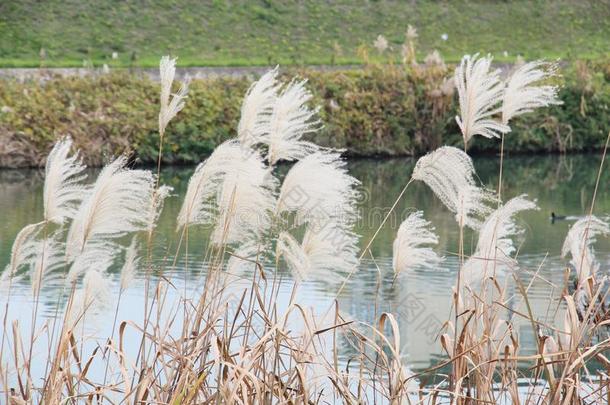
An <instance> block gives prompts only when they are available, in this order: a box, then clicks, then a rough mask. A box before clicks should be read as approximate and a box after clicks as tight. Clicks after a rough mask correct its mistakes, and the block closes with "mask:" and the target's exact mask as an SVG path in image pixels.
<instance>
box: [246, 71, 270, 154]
mask: <svg viewBox="0 0 610 405" xmlns="http://www.w3.org/2000/svg"><path fill="white" fill-rule="evenodd" d="M277 72H278V68H277V66H276V67H275V69H272V70H270V71H268V72H267V73H265V74H264V75H262V76H261V78H260V79H259V80H258V81H257V82H254V83H253V84H252V86H250V89H248V93H247V94H246V97H245V98H244V101H243V103H242V105H241V117H240V119H239V124H238V125H237V139H239V141H240V142H241V143H242V145H244V146H252V145H254V144H257V143H259V142H261V139H262V138H263V137H264V136H265V135H267V134H268V133H269V121H270V119H271V113H272V112H273V106H274V104H275V100H276V98H277V91H278V88H279V84H278V82H277Z"/></svg>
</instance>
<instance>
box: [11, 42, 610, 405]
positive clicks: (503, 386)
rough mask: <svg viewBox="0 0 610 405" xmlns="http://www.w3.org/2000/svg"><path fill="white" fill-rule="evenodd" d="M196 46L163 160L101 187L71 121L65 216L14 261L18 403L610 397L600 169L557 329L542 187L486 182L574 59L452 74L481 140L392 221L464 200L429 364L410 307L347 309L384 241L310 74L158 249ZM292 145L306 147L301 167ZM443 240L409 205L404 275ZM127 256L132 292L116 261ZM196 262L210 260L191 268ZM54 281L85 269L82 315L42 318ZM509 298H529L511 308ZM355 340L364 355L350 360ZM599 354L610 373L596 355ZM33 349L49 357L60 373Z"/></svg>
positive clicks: (60, 193) (400, 246)
mask: <svg viewBox="0 0 610 405" xmlns="http://www.w3.org/2000/svg"><path fill="white" fill-rule="evenodd" d="M381 42H382V41H380V46H381V45H383V44H382V43H381ZM408 57H409V48H408V47H407V48H405V58H408ZM175 63H176V61H175V60H173V59H170V58H168V57H164V58H163V59H162V60H161V79H162V80H161V93H160V94H161V96H160V100H161V107H160V113H159V145H158V149H159V155H158V156H159V158H158V162H157V167H156V173H153V172H151V171H149V170H142V169H134V168H132V167H131V165H130V162H129V161H128V159H127V158H126V157H125V156H119V157H118V158H116V159H114V160H112V161H111V162H110V163H108V164H107V165H106V166H105V168H104V169H103V170H102V171H101V172H100V174H99V175H98V177H97V179H95V180H94V181H93V182H91V181H87V180H86V179H85V175H84V169H85V167H84V165H83V164H82V163H81V161H80V159H79V157H78V153H77V152H75V151H73V150H72V141H71V139H70V138H63V139H61V140H59V141H58V142H57V143H56V145H55V147H54V148H53V150H52V151H51V152H50V154H49V156H48V159H47V163H46V172H45V174H46V177H45V188H44V213H43V214H44V215H43V218H44V219H43V221H41V222H39V223H34V224H31V225H28V226H26V227H25V228H23V230H22V231H21V232H20V233H19V234H18V235H17V237H16V239H15V241H14V243H13V248H12V252H11V261H10V264H9V265H8V266H7V268H6V269H5V270H4V272H3V273H2V276H1V282H2V284H3V291H4V292H5V294H4V295H3V297H4V298H5V308H4V311H5V316H4V325H3V326H4V331H3V334H2V341H1V353H0V386H2V391H3V395H4V402H5V403H11V404H31V403H50V404H51V403H52V404H55V403H81V402H83V403H134V404H139V403H159V404H178V403H231V404H232V403H308V404H310V403H335V402H343V403H392V404H407V403H413V404H415V403H422V404H441V403H455V404H474V403H517V404H534V403H535V404H559V403H561V404H571V403H583V404H584V403H587V404H588V403H600V404H601V403H608V401H609V398H608V396H609V395H610V393H608V390H607V382H608V378H607V374H606V373H607V371H608V369H609V368H610V360H609V359H608V357H607V350H608V348H609V344H610V339H609V336H608V331H607V325H608V323H609V322H610V321H609V320H608V314H607V307H606V304H605V303H606V301H607V300H606V298H607V294H608V288H607V280H606V278H605V276H604V275H603V272H602V271H601V269H600V265H599V263H598V262H597V261H596V259H595V253H594V250H593V244H594V243H595V238H596V237H599V236H607V235H608V234H610V226H609V224H608V221H607V219H606V218H604V217H599V216H595V215H594V213H595V206H594V201H595V197H596V193H597V189H598V187H599V178H600V177H598V179H597V184H596V187H595V190H591V192H592V194H593V197H592V201H593V203H592V205H591V207H590V210H589V212H588V213H586V214H587V215H586V216H585V217H584V218H583V219H581V220H579V221H578V222H577V223H575V224H574V225H573V226H572V228H571V229H570V232H569V234H568V235H567V236H566V242H565V245H564V248H563V252H562V254H563V255H565V256H566V257H568V256H569V257H570V263H569V264H567V266H566V269H565V285H564V286H563V292H562V303H551V304H550V305H554V306H556V308H554V310H555V312H556V314H557V316H556V317H555V319H561V322H557V323H554V324H545V323H542V322H540V321H539V320H538V318H537V316H536V314H534V313H533V312H532V310H531V307H530V305H529V301H528V289H529V287H530V286H529V285H525V284H524V283H523V282H522V281H521V277H520V272H521V271H523V270H522V269H521V268H520V266H519V261H518V258H517V253H518V247H517V246H516V245H515V242H514V239H515V237H516V236H519V235H521V234H522V233H523V230H522V228H521V227H520V226H519V223H518V221H517V220H516V218H515V216H516V215H517V214H518V213H519V212H521V211H525V210H532V209H536V208H537V207H536V203H535V201H533V200H531V199H529V198H528V197H527V196H526V195H522V196H517V197H515V198H512V199H510V200H508V201H505V202H503V201H502V193H501V191H502V177H501V176H500V181H499V184H498V188H497V190H488V189H485V188H483V187H481V186H480V185H479V183H478V181H477V177H476V173H475V170H474V167H473V164H472V160H471V158H470V157H469V156H468V154H467V152H466V151H467V147H468V144H469V142H470V141H471V139H472V138H473V137H475V136H484V137H490V138H500V140H501V142H500V146H499V151H500V156H501V157H500V159H501V162H502V161H503V159H504V154H503V146H504V137H505V136H511V135H510V124H511V122H512V120H513V119H514V118H515V117H516V116H518V115H521V114H526V113H528V112H530V111H532V110H533V109H536V108H544V107H546V106H549V105H552V104H556V103H558V102H559V101H558V99H557V89H556V87H554V86H553V85H552V84H549V83H551V82H549V78H552V76H554V75H557V67H556V66H555V65H553V64H548V63H545V62H539V61H538V62H530V63H525V64H523V65H522V66H520V67H518V68H517V69H516V70H515V71H514V72H513V73H512V74H511V76H509V78H508V79H507V80H506V81H505V80H503V79H502V78H501V77H500V76H499V73H498V72H497V71H493V70H492V69H491V59H490V58H489V57H479V56H478V55H474V56H466V57H464V59H463V60H462V63H461V64H460V65H459V66H458V68H457V69H456V72H455V75H454V77H453V78H451V77H448V78H446V82H447V83H449V84H448V86H455V88H456V89H457V93H458V98H459V105H460V114H459V116H458V117H456V122H457V124H458V126H459V128H460V130H461V134H462V137H463V141H464V148H463V150H461V149H458V148H455V147H450V146H443V147H440V148H438V149H436V150H435V151H433V152H431V153H430V154H428V155H426V156H424V157H422V158H420V159H419V161H418V163H417V165H416V166H415V169H414V171H413V173H412V175H411V177H410V178H407V177H406V178H405V187H404V189H403V190H402V192H401V193H400V194H399V195H398V196H396V200H395V203H394V204H393V206H392V208H391V210H390V212H388V213H387V215H386V217H385V219H384V220H383V221H382V223H381V225H380V227H379V229H381V227H382V226H384V225H385V222H386V220H387V218H388V217H389V216H390V214H391V211H393V210H394V208H395V207H396V205H397V204H398V202H399V201H400V199H401V198H402V196H403V195H404V194H405V193H407V192H409V185H410V184H412V182H414V181H421V182H424V183H425V184H426V185H427V186H429V187H430V188H431V189H432V190H433V191H434V193H435V194H436V196H437V197H438V198H439V199H440V200H441V201H442V202H443V203H444V205H445V206H446V207H447V209H448V210H449V211H451V212H453V213H454V214H455V219H456V226H457V228H458V230H459V232H460V235H461V237H460V248H459V251H458V252H456V253H455V254H456V255H457V257H458V258H459V263H460V265H459V271H458V273H457V277H456V281H455V287H454V289H453V292H452V297H453V299H452V308H451V316H450V317H449V318H448V319H447V321H446V322H445V324H444V325H443V327H442V329H441V330H439V331H438V333H437V336H436V340H437V342H438V345H439V347H441V348H442V350H443V352H444V354H445V358H444V359H443V360H442V361H441V362H440V363H439V364H437V365H435V366H434V367H432V368H430V369H428V370H420V371H418V372H417V373H415V372H414V371H413V370H411V369H410V368H409V364H408V363H407V362H405V360H404V357H403V353H401V347H402V344H401V336H400V330H399V325H400V323H401V322H403V321H404V320H402V319H401V318H400V317H399V316H396V315H395V314H392V313H381V314H378V315H379V316H378V322H377V323H375V324H366V323H364V322H361V321H360V320H358V319H354V318H353V317H351V316H350V314H348V313H345V312H344V311H342V309H341V306H340V305H339V302H340V300H339V298H340V297H341V294H342V293H343V292H344V288H345V286H346V285H347V284H348V283H349V282H350V280H351V278H352V276H353V274H354V273H355V272H356V271H358V269H359V262H360V261H361V260H362V259H363V258H365V257H367V258H368V257H369V256H372V255H371V252H370V251H369V248H370V246H371V243H372V241H373V240H374V238H375V236H376V235H377V233H375V234H374V236H373V237H372V239H371V240H366V241H360V240H359V236H358V235H357V234H356V233H354V231H353V227H354V224H355V222H356V221H357V219H358V214H357V210H356V209H355V205H356V202H357V200H358V191H357V186H358V184H359V182H358V180H357V179H355V178H353V177H352V176H351V175H350V174H349V173H348V172H347V170H346V168H345V162H344V161H343V160H342V158H341V156H340V151H337V150H333V149H328V148H323V147H321V146H319V145H317V144H316V143H313V142H311V141H309V140H308V139H311V136H312V135H315V133H316V132H317V131H319V130H320V128H321V126H322V122H321V121H320V120H319V118H318V114H317V113H318V110H317V109H316V108H315V107H312V106H311V99H312V96H311V93H310V92H309V90H308V89H307V82H306V81H302V80H296V79H295V80H292V81H282V80H281V79H280V77H279V76H278V71H277V69H274V70H271V71H269V72H268V73H266V74H265V75H263V76H262V77H261V78H260V79H259V80H258V81H257V82H255V83H254V84H253V85H252V86H251V87H250V89H249V90H248V92H247V93H246V95H245V99H244V102H243V104H242V108H241V119H240V122H239V125H238V127H237V128H236V132H235V138H234V139H231V140H229V141H226V142H225V143H223V144H221V145H220V146H219V147H217V148H216V150H215V151H214V153H213V154H212V155H211V156H209V157H208V158H207V159H205V160H204V161H203V162H201V164H200V165H199V166H198V167H197V168H196V170H195V172H194V174H193V176H192V177H191V179H190V181H189V185H188V189H187V192H186V195H185V197H184V201H183V205H182V208H181V210H180V213H179V215H178V217H177V219H176V234H175V235H176V238H175V239H176V240H175V243H174V244H173V245H174V246H173V247H172V249H171V250H166V253H165V257H164V260H162V261H159V260H156V257H155V255H157V254H158V251H159V250H158V249H155V247H156V240H155V237H156V232H155V231H156V222H157V220H158V218H159V215H160V212H161V211H162V209H163V203H164V200H165V198H167V197H168V195H170V194H171V192H172V190H171V188H169V187H167V186H165V185H162V184H160V182H159V174H160V173H161V171H162V170H163V164H162V163H163V162H162V151H163V143H164V140H165V134H166V128H167V127H168V125H171V121H172V119H173V118H174V117H175V116H176V115H177V114H179V113H180V111H181V110H182V108H183V106H184V105H185V103H188V102H189V96H188V82H185V83H182V84H181V85H180V86H177V85H176V83H174V75H175ZM172 91H175V93H173V92H172ZM609 139H610V134H609ZM607 146H608V145H607V143H606V148H605V149H604V152H603V153H604V156H603V159H602V163H601V166H600V170H599V173H600V176H601V173H602V171H603V170H604V169H605V167H604V160H605V154H606V150H607ZM278 162H294V164H293V165H292V167H291V168H290V170H289V171H288V173H287V175H286V176H285V177H284V179H283V181H282V182H280V180H279V179H278V176H277V174H276V166H277V164H278ZM202 225H208V226H212V227H213V231H212V233H211V236H210V240H209V244H208V246H206V249H205V254H204V256H203V257H200V258H198V259H197V260H194V259H193V258H192V257H191V256H189V252H188V246H189V230H191V229H192V228H193V227H198V226H202ZM466 228H469V229H471V230H472V231H474V232H476V233H477V234H478V243H477V244H476V249H475V250H474V253H473V254H471V255H467V254H466V253H465V252H464V247H463V239H464V231H465V229H466ZM438 240H439V238H438V236H436V234H435V233H434V229H433V228H432V227H431V226H430V223H429V222H428V221H427V220H426V219H425V212H424V211H417V212H414V213H413V214H411V215H410V216H408V217H407V218H406V219H405V221H404V222H403V223H402V224H401V226H400V227H399V229H398V230H397V234H396V239H395V241H394V245H393V249H394V257H393V271H394V281H393V282H395V283H399V282H401V280H400V278H401V277H402V275H404V274H406V273H408V272H409V271H412V270H413V269H414V268H416V267H425V268H427V269H429V271H434V270H435V269H436V268H437V267H438V266H439V264H440V262H441V261H442V260H443V257H441V255H439V253H438V252H437V251H436V250H435V245H436V244H437V243H438ZM180 259H183V260H185V267H186V269H185V271H184V277H185V280H184V285H185V286H186V285H188V284H189V283H191V284H193V285H200V286H201V288H197V289H196V290H195V291H196V292H195V293H192V292H189V291H186V290H184V291H181V290H180V289H179V287H177V284H176V283H174V282H173V280H172V279H170V278H167V277H164V276H163V273H164V272H165V270H166V269H167V268H169V267H175V265H176V263H177V262H178V260H180ZM159 263H164V264H159ZM119 265H120V268H121V273H120V274H121V275H120V290H119V296H118V300H116V302H112V301H111V300H109V293H108V285H109V283H110V281H109V275H108V270H109V268H111V267H112V266H115V267H117V266H119ZM189 269H200V270H202V271H201V272H200V273H198V274H201V275H200V276H199V277H198V278H196V279H194V280H193V279H189V280H187V279H186V277H193V276H192V275H190V274H193V273H192V272H189V271H188V270H189ZM284 269H287V270H289V271H290V272H291V273H292V279H293V280H294V281H293V282H291V284H290V288H291V292H290V296H291V298H290V300H289V301H288V302H287V303H286V302H283V301H280V300H279V299H278V296H279V292H280V288H281V287H282V286H283V285H285V281H284V280H283V279H282V277H283V276H282V275H283V274H284V273H283V272H282V270H284ZM558 271H563V270H561V269H558ZM137 273H142V274H143V277H144V279H145V287H144V295H145V296H144V305H143V308H142V309H141V311H142V314H143V316H142V321H141V322H135V321H133V320H130V319H119V317H118V313H119V308H120V306H121V295H122V294H123V293H124V291H125V290H126V289H128V288H130V286H131V283H132V280H133V279H134V277H135V276H136V274H137ZM53 278H55V279H57V278H59V279H60V280H61V282H62V283H63V286H64V287H63V291H64V293H63V294H62V296H63V297H64V298H65V302H63V303H62V305H63V310H62V311H58V313H57V316H56V317H54V318H52V319H40V315H39V313H38V301H39V299H40V289H41V286H43V285H44V284H45V283H46V282H48V281H49V280H51V279H53ZM312 278H317V279H321V280H324V281H325V282H327V283H328V284H329V285H331V286H333V287H334V289H335V291H336V296H335V298H336V299H335V300H334V304H333V305H332V306H330V307H329V308H328V309H327V310H326V311H325V312H324V313H314V311H313V310H312V309H310V308H306V307H304V306H303V305H302V304H301V303H300V302H299V301H298V299H297V297H298V294H297V292H298V290H299V286H300V284H301V283H302V281H303V280H306V279H312ZM22 280H26V281H29V282H30V283H31V285H32V300H33V302H35V305H34V307H33V308H34V309H33V311H32V314H31V320H32V321H31V334H30V335H29V336H24V335H22V332H21V330H22V329H21V325H20V322H19V321H14V322H12V323H9V321H8V317H7V315H6V314H8V311H9V306H10V305H11V290H12V288H13V286H14V284H15V283H17V282H21V281H22ZM283 283H284V284H283ZM509 283H511V284H513V285H515V286H516V291H517V293H516V294H515V293H511V292H509V289H508V288H507V285H508V284H509ZM173 297H179V298H178V299H174V298H173ZM109 301H110V302H109ZM509 302H511V303H513V304H514V303H515V302H516V305H511V308H512V309H510V310H509ZM58 307H59V305H58ZM101 310H110V311H113V312H114V314H115V316H114V319H115V322H114V325H113V328H112V333H111V334H110V336H106V337H104V338H100V337H94V336H89V335H88V334H87V328H86V325H87V324H88V323H90V322H95V314H96V312H98V311H101ZM60 312H61V313H60ZM516 319H521V320H526V321H527V322H529V323H530V324H531V328H532V329H533V331H534V336H535V339H536V342H537V351H536V353H534V354H522V353H521V351H520V344H519V336H518V333H517V332H516V331H515V329H514V327H513V325H514V321H515V320H516ZM134 342H136V344H135V347H136V349H135V350H133V346H134V344H133V343H134ZM40 346H43V347H45V349H46V350H44V351H43V355H42V358H41V354H40V353H39V352H40V351H39V350H38V349H39V348H40ZM345 346H347V347H349V348H350V352H351V353H355V354H353V355H351V356H350V357H349V358H348V359H343V358H342V353H341V347H345ZM35 348H36V349H35ZM130 348H132V349H130ZM593 361H595V362H597V363H598V364H599V366H597V368H596V370H590V369H589V368H590V367H589V365H590V364H591V363H592V362H593ZM33 362H36V363H37V364H38V365H40V363H41V362H42V363H44V367H42V370H44V372H43V373H42V375H37V374H36V373H35V372H34V368H35V367H33ZM524 365H526V366H525V367H524ZM38 368H39V369H40V367H38ZM592 374H597V375H599V376H601V377H600V378H597V379H592V378H591V376H592Z"/></svg>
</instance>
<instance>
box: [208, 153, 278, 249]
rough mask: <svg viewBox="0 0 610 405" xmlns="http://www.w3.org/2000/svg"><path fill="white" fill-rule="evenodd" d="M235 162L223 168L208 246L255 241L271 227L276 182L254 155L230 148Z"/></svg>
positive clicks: (256, 154)
mask: <svg viewBox="0 0 610 405" xmlns="http://www.w3.org/2000/svg"><path fill="white" fill-rule="evenodd" d="M234 149H235V153H236V159H235V160H234V161H233V162H231V164H229V165H228V166H227V167H226V172H225V173H224V176H223V179H222V183H221V185H220V187H219V189H218V192H217V194H216V207H217V210H218V211H217V212H218V217H217V220H216V226H215V228H214V231H213V232H212V235H211V239H212V243H213V244H216V245H220V244H224V243H239V244H243V243H244V242H247V241H249V240H258V239H260V237H261V236H262V235H263V234H264V233H265V232H266V230H267V229H269V227H270V226H271V222H272V214H273V210H274V208H275V206H276V196H275V190H276V188H277V185H278V181H277V179H276V178H275V177H274V176H273V174H272V173H271V171H269V170H268V168H267V166H266V165H265V163H264V162H263V160H262V159H261V157H260V156H259V155H258V153H253V152H252V151H250V150H248V151H246V150H244V149H243V147H242V146H241V145H239V144H236V145H235V146H234Z"/></svg>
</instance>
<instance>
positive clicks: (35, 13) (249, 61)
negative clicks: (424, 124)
mask: <svg viewBox="0 0 610 405" xmlns="http://www.w3.org/2000/svg"><path fill="white" fill-rule="evenodd" d="M407 24H411V25H413V26H414V27H416V28H417V30H418V33H419V38H418V51H419V53H420V54H421V56H423V55H425V54H426V53H427V52H429V51H430V50H432V49H438V50H439V51H440V52H441V54H442V55H443V56H444V57H445V58H446V59H448V60H457V59H459V57H460V56H461V55H463V54H464V53H472V52H484V53H487V52H489V53H492V54H493V55H494V56H495V57H496V59H498V60H512V59H514V58H515V57H516V55H518V54H521V55H523V56H524V57H526V58H539V57H545V58H563V59H575V58H599V57H603V56H605V55H608V54H609V53H610V2H609V1H608V0H601V1H585V0H557V1H544V0H542V1H510V0H506V1H459V0H458V1H428V0H422V1H420V0H409V1H390V0H388V1H383V0H379V1H353V0H337V1H334V0H307V1H287V0H278V1H272V0H267V1H263V0H234V1H229V0H215V1H200V0H176V1H170V0H137V1H136V0H124V1H119V0H45V1H40V0H3V1H0V66H4V67H10V66H39V65H40V64H41V54H43V58H44V61H43V64H44V65H46V66H82V65H83V63H84V61H86V63H87V64H90V63H92V64H93V65H94V66H95V65H97V66H99V65H101V64H102V63H107V64H109V65H111V66H130V65H135V66H154V65H157V63H158V60H159V56H160V55H162V54H172V55H175V56H178V57H179V58H180V60H179V64H180V65H181V66H238V65H241V66H244V65H262V64H265V65H267V64H275V63H281V64H335V63H336V64H348V63H359V62H361V59H360V58H359V56H358V48H359V47H360V48H361V46H362V45H366V46H367V47H368V48H369V50H368V51H369V54H370V55H371V57H373V58H375V57H378V56H377V55H376V52H375V50H374V49H373V47H372V43H373V41H374V40H375V38H376V37H377V35H378V34H383V35H384V36H385V37H386V38H387V39H388V41H389V43H390V45H391V47H392V50H393V53H392V55H396V57H398V55H399V53H400V46H401V44H402V42H403V41H404V33H405V31H406V28H407ZM443 37H444V38H446V39H444V38H443ZM361 49H362V48H361ZM41 50H43V51H41ZM113 53H116V54H115V57H116V59H113Z"/></svg>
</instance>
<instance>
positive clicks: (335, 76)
mask: <svg viewBox="0 0 610 405" xmlns="http://www.w3.org/2000/svg"><path fill="white" fill-rule="evenodd" d="M451 72H452V68H448V67H446V66H445V65H444V64H442V63H440V62H437V63H434V62H433V63H429V64H428V65H419V66H416V67H407V68H405V67H404V66H398V65H395V66H387V65H384V66H381V65H369V66H367V67H366V68H363V69H362V70H352V71H334V72H314V71H308V70H298V71H289V72H286V78H287V79H288V77H291V76H294V75H298V76H301V77H306V78H308V79H309V87H310V89H311V90H312V92H313V93H314V95H315V103H316V104H317V105H320V106H321V110H320V115H321V119H322V121H323V122H324V124H325V127H324V129H323V130H322V131H321V132H320V133H319V134H318V135H317V136H316V139H315V141H316V142H318V143H320V144H323V145H328V146H334V147H339V148H345V149H346V150H347V153H348V154H351V155H358V156H373V155H391V156H397V155H417V154H422V153H425V152H427V151H429V150H431V149H434V148H436V147H437V146H439V145H441V144H454V145H460V143H461V138H460V136H459V130H458V127H457V125H456V123H455V119H454V117H455V115H456V104H457V100H456V95H455V94H453V91H452V86H451V83H449V82H447V81H446V80H445V78H447V77H448V76H450V75H451ZM558 80H560V81H561V84H562V89H561V92H560V97H561V99H562V100H563V103H564V104H563V105H561V106H556V107H552V108H548V109H541V110H539V111H537V112H535V113H531V114H529V115H527V116H524V117H522V118H518V119H516V120H515V121H514V123H512V125H511V126H512V129H513V131H512V133H510V134H509V135H508V136H507V137H506V150H507V151H508V152H528V153H539V152H540V153H542V152H572V151H583V150H592V149H599V148H601V147H603V144H604V142H605V139H606V136H607V134H608V131H610V111H609V109H610V63H601V62H597V63H593V62H576V63H574V64H572V65H571V66H570V67H568V68H566V69H565V70H564V72H563V77H562V78H560V79H558ZM249 83H250V79H246V78H216V79H202V80H193V82H192V83H191V86H190V93H189V99H188V101H187V103H186V107H185V109H184V110H183V112H181V113H180V114H179V115H178V117H177V119H176V120H175V121H172V123H171V124H170V126H169V128H168V132H167V136H166V144H165V147H164V162H166V163H197V162H199V161H201V160H202V159H203V158H204V157H205V156H206V155H207V154H208V153H210V151H212V150H213V149H214V148H215V147H216V145H218V144H219V143H220V142H222V141H224V140H225V139H227V138H229V137H232V136H234V131H235V128H236V125H237V121H238V119H239V107H240V103H241V100H242V98H243V95H244V93H245V92H246V90H247V88H248V86H249ZM158 93H159V91H158V84H157V83H154V82H152V81H150V80H149V79H147V78H144V77H136V76H132V75H131V76H130V75H128V74H124V73H123V74H120V73H110V74H103V75H97V76H89V77H82V78H81V77H70V78H60V77H53V78H49V79H48V80H45V81H43V82H39V81H29V82H23V83H21V82H17V81H1V82H0V166H1V167H25V166H40V165H43V164H44V158H45V156H46V154H47V153H48V150H49V149H50V147H51V144H52V143H53V142H54V140H55V139H57V138H58V137H61V136H63V135H70V136H72V137H73V138H74V140H75V143H76V144H77V145H78V147H80V148H81V150H82V154H83V157H84V159H85V161H86V162H87V163H88V164H90V165H100V164H102V163H103V162H104V161H106V160H107V159H109V158H110V157H111V156H113V155H117V154H119V153H123V152H125V151H128V152H130V153H132V154H133V155H134V157H135V158H137V159H138V160H139V161H140V162H141V163H145V164H147V163H152V162H154V161H156V157H157V147H158V146H157V145H158V134H157V132H156V130H157V114H158V97H159V95H158ZM498 146H499V145H498V141H497V140H487V139H481V138H479V139H476V140H475V142H474V143H472V146H471V147H470V150H469V151H470V152H474V153H494V152H496V151H497V150H498Z"/></svg>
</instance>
